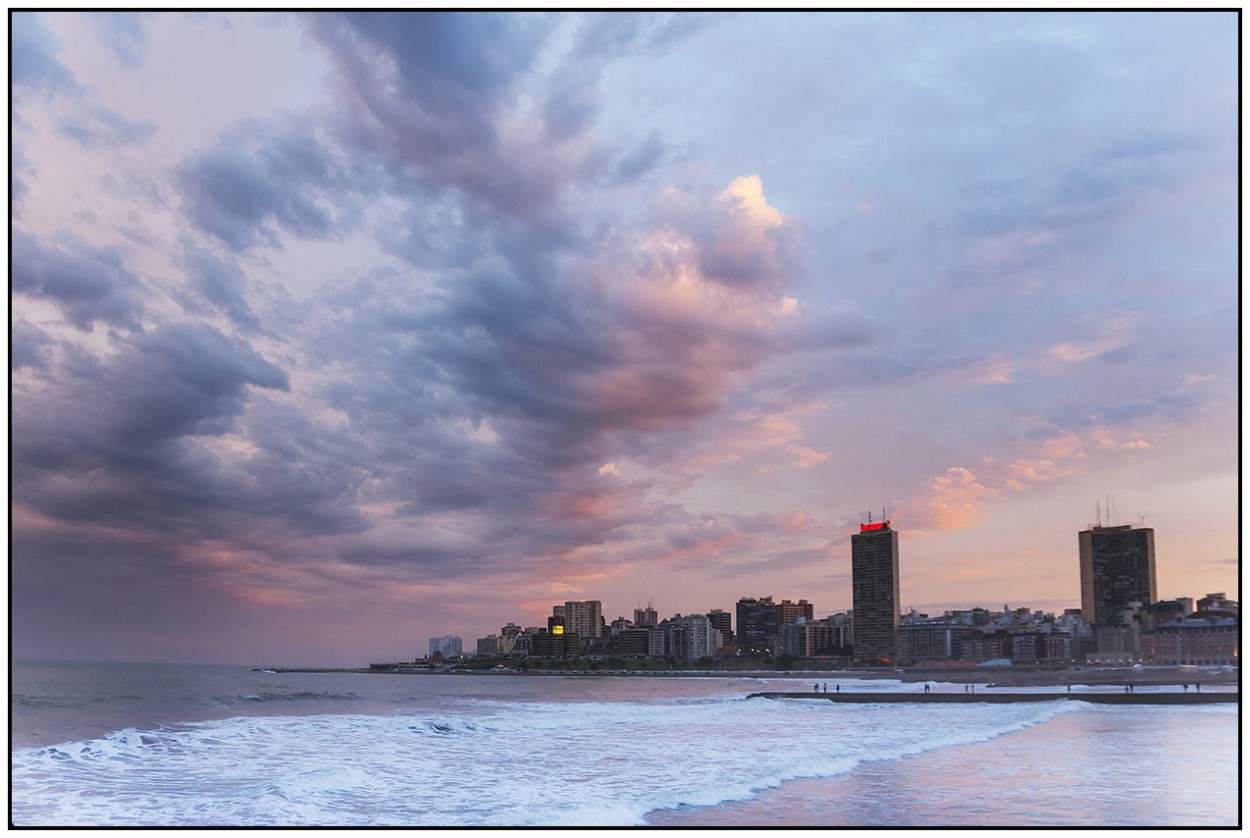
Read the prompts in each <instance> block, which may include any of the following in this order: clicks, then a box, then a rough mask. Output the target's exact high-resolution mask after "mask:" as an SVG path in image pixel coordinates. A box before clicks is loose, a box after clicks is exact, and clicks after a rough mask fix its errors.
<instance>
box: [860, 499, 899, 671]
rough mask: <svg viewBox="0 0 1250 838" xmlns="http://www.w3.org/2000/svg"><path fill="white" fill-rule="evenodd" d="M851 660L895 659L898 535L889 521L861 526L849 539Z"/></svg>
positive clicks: (896, 655)
mask: <svg viewBox="0 0 1250 838" xmlns="http://www.w3.org/2000/svg"><path fill="white" fill-rule="evenodd" d="M851 588H852V592H853V602H854V606H855V622H854V632H855V657H856V658H857V659H858V660H859V661H860V662H861V663H869V662H872V661H875V660H878V659H881V660H890V661H894V660H896V659H897V658H898V532H897V531H895V530H892V529H890V522H889V521H885V522H884V523H881V524H861V525H860V527H859V532H858V533H857V534H856V535H852V536H851Z"/></svg>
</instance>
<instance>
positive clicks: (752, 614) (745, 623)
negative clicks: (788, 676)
mask: <svg viewBox="0 0 1250 838" xmlns="http://www.w3.org/2000/svg"><path fill="white" fill-rule="evenodd" d="M737 611H738V633H737V635H736V637H735V640H736V641H737V644H738V648H739V649H741V650H742V651H743V652H749V653H756V654H766V653H768V652H770V651H772V650H773V642H774V638H775V637H776V635H777V627H778V625H780V619H779V615H778V613H777V606H776V604H775V603H774V602H773V598H772V597H771V596H766V597H759V598H756V597H743V598H742V599H740V600H738V607H737Z"/></svg>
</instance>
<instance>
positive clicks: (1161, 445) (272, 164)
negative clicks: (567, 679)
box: [10, 11, 1240, 666]
mask: <svg viewBox="0 0 1250 838" xmlns="http://www.w3.org/2000/svg"><path fill="white" fill-rule="evenodd" d="M10 24H11V60H12V70H11V77H10V95H11V103H12V111H11V124H10V128H11V137H12V154H11V163H10V178H11V189H12V195H13V200H12V203H11V236H12V240H11V252H10V260H11V264H10V282H11V294H10V329H11V332H10V335H11V346H10V352H11V355H10V363H11V390H10V397H11V417H10V422H11V426H10V441H11V455H10V456H11V461H10V471H11V481H10V492H11V497H10V510H11V539H10V540H11V562H10V632H11V635H10V637H11V648H12V652H13V654H14V655H15V656H16V657H18V658H58V659H88V660H96V659H99V660H150V661H174V662H202V663H214V662H220V663H243V664H255V665H326V666H358V665H363V664H364V663H366V662H369V661H378V660H395V659H411V658H413V657H417V656H422V655H424V654H425V652H426V649H427V640H428V638H429V637H432V636H436V635H446V634H454V635H459V636H461V637H462V638H464V641H465V645H466V648H472V647H473V645H474V641H475V639H476V638H478V637H483V636H485V635H487V634H491V633H494V632H496V631H497V630H498V629H499V627H500V626H502V625H504V624H505V623H507V622H515V623H517V624H520V625H522V626H529V625H545V618H546V616H547V615H549V614H550V613H551V606H552V605H554V604H558V603H563V602H564V601H566V600H582V599H598V600H601V601H602V602H603V610H604V616H605V617H606V618H607V619H608V620H611V619H613V618H615V617H617V616H627V617H632V614H633V609H634V608H635V607H638V606H640V605H646V604H647V603H648V602H650V603H652V604H653V605H654V607H655V608H656V610H657V611H659V612H660V614H661V616H669V615H671V614H674V613H686V614H688V613H692V612H693V613H698V612H705V611H707V610H709V609H711V608H723V609H726V610H732V609H733V606H734V603H735V602H736V601H737V600H738V599H739V598H740V597H746V596H773V597H775V598H777V599H781V598H790V599H796V600H797V599H799V598H800V597H802V598H806V599H807V600H808V601H810V602H811V603H813V605H814V609H815V614H816V616H817V617H821V616H825V615H827V614H832V613H836V612H839V611H845V610H847V609H848V608H850V607H851V587H850V538H851V534H852V533H854V532H857V531H858V527H859V525H860V524H861V523H863V522H866V521H868V520H869V516H871V520H873V521H877V520H880V516H881V515H882V513H883V511H884V514H885V515H886V516H887V517H888V518H889V519H890V520H891V521H892V525H893V526H894V528H895V529H897V530H898V531H899V540H900V576H901V584H900V590H901V598H902V602H901V603H900V606H901V607H902V609H903V610H904V611H910V610H911V609H913V608H914V609H917V610H918V611H920V612H922V613H929V614H932V615H939V614H941V613H942V612H943V611H945V610H947V609H955V608H970V607H975V606H981V607H989V608H995V609H997V608H999V607H1001V606H1003V605H1009V606H1010V607H1012V608H1016V607H1021V606H1027V607H1029V608H1034V609H1040V610H1047V611H1054V612H1059V611H1061V610H1062V609H1064V608H1071V607H1079V605H1080V577H1079V572H1078V546H1077V533H1078V532H1079V531H1080V530H1082V529H1085V528H1087V527H1088V526H1090V525H1091V524H1094V523H1095V522H1096V521H1101V522H1102V523H1104V524H1111V523H1120V524H1132V525H1134V526H1141V525H1145V526H1149V527H1153V528H1154V530H1155V539H1156V552H1157V568H1158V592H1159V595H1160V596H1161V597H1162V598H1171V597H1177V596H1190V597H1194V598H1198V597H1201V596H1203V595H1205V594H1207V593H1210V592H1215V591H1227V592H1229V595H1230V596H1232V595H1233V592H1234V591H1236V590H1237V589H1238V579H1239V576H1238V557H1239V542H1238V516H1239V508H1238V491H1239V483H1238V477H1239V475H1238V458H1239V447H1238V446H1239V425H1238V408H1239V389H1238V388H1239V384H1238V378H1237V376H1238V338H1239V328H1240V326H1239V311H1238V304H1239V291H1238V281H1239V275H1238V257H1239V251H1238V226H1237V217H1238V211H1239V204H1238V146H1237V133H1238V121H1237V113H1238V106H1239V101H1240V100H1239V90H1238V82H1239V78H1238V52H1237V50H1238V25H1239V22H1238V19H1237V16H1236V14H1235V13H1234V12H1194V13H1180V12H1170V13H1161V12H1149V11H1147V12H1123V11H1112V12H1104V13H1085V12H1072V13H1069V12H1045V11H1043V12H1033V13H1017V12H997V13H992V12H976V11H973V12H931V13H926V12H889V11H883V12H862V13H847V12H827V13H815V12H807V13H777V14H763V13H753V12H732V11H730V12H715V13H714V12H694V13H669V12H653V13H569V12H549V13H517V14H513V13H498V12H496V13H464V14H433V13H396V14H390V13H387V14H382V13H364V14H328V13H311V12H295V13H265V14H261V13H218V12H209V13H181V12H165V13H149V12H131V13H80V12H48V13H26V12H22V13H14V14H12V15H11V18H10Z"/></svg>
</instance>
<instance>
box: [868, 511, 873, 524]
mask: <svg viewBox="0 0 1250 838" xmlns="http://www.w3.org/2000/svg"><path fill="white" fill-rule="evenodd" d="M868 523H870V524H871V523H872V510H871V509H869V510H868Z"/></svg>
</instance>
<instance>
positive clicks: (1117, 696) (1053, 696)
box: [747, 690, 1241, 704]
mask: <svg viewBox="0 0 1250 838" xmlns="http://www.w3.org/2000/svg"><path fill="white" fill-rule="evenodd" d="M747 698H802V699H808V700H816V701H832V702H834V703H841V704H903V703H908V704H1014V703H1018V702H1025V701H1088V702H1090V703H1093V704H1236V703H1237V702H1239V701H1241V693H1240V692H1205V693H1204V692H1197V691H1194V690H1191V691H1189V692H1181V693H1157V692H1141V693H1135V692H1118V693H1111V692H1105V693H1094V692H1075V693H1070V692H1057V693H1005V692H968V693H948V692H927V693H887V692H855V693H853V692H831V693H817V692H810V693H807V692H803V693H794V692H785V693H782V692H765V693H751V694H750V695H748V696H747Z"/></svg>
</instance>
